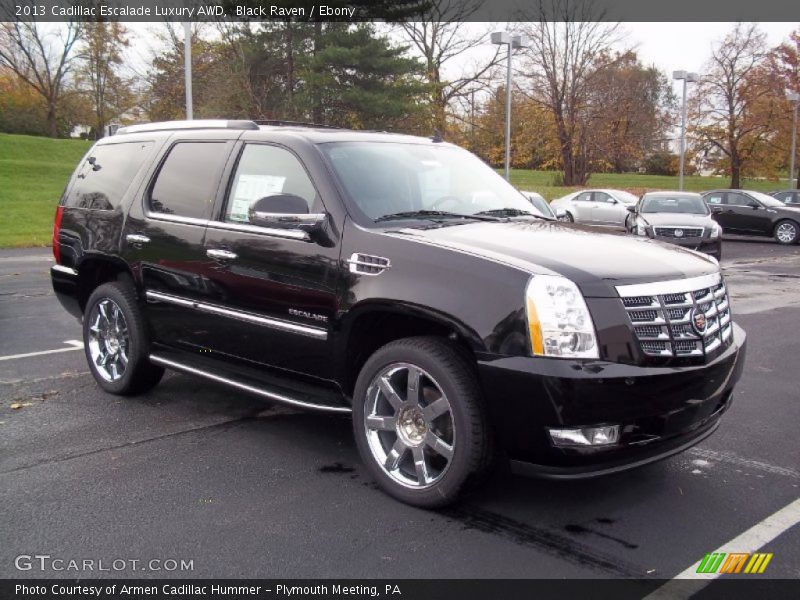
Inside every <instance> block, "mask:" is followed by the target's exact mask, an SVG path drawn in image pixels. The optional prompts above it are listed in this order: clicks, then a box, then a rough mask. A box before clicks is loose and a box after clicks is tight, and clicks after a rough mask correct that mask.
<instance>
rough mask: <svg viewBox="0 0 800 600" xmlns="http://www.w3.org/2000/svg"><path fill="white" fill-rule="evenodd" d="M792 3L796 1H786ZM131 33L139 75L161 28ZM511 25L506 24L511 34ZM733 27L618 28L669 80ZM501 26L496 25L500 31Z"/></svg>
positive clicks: (775, 27)
mask: <svg viewBox="0 0 800 600" xmlns="http://www.w3.org/2000/svg"><path fill="white" fill-rule="evenodd" d="M789 1H796V0H787V2H789ZM126 25H127V26H128V28H129V29H130V31H131V36H130V37H131V42H132V44H131V45H132V52H131V53H130V54H131V56H130V58H131V63H133V64H135V65H136V66H137V67H138V69H137V70H139V71H140V72H141V70H142V67H144V64H145V63H146V61H147V60H149V55H151V54H152V53H153V52H157V51H158V46H157V45H154V40H153V36H152V31H153V30H154V29H158V28H163V24H156V23H126ZM515 25H517V24H515V23H510V24H506V26H507V28H508V29H509V30H511V31H513V29H514V27H515ZM733 26H734V23H624V24H623V25H622V27H623V29H624V30H625V32H627V36H626V39H625V42H624V44H625V45H626V46H628V47H634V48H635V49H636V50H637V52H638V54H639V57H640V59H641V61H642V62H643V63H644V64H645V65H648V66H649V65H651V64H652V65H655V66H656V67H658V68H659V69H661V70H662V71H664V72H665V73H666V74H667V76H669V77H671V75H672V72H673V71H676V70H687V71H694V72H697V73H700V74H702V72H703V66H704V65H705V64H706V62H707V61H708V59H709V57H710V54H711V46H712V44H713V43H714V42H715V41H717V40H719V39H721V38H722V37H724V36H725V34H726V33H727V32H728V31H730V30H731V29H732V28H733ZM468 27H469V28H470V29H474V30H475V31H482V30H483V29H485V28H486V27H487V24H485V23H470V24H469V25H468ZM503 27H504V26H503V24H500V25H498V28H500V29H502V28H503ZM759 27H760V28H761V30H762V31H763V32H764V33H765V34H766V35H767V44H768V45H769V46H777V45H778V44H780V43H781V42H784V41H787V40H788V38H789V34H790V33H791V32H792V31H794V30H795V29H798V28H800V23H759ZM493 52H494V47H493V46H492V45H491V44H490V43H489V41H488V39H487V43H486V44H485V45H481V46H479V47H476V48H475V49H474V51H472V52H470V53H469V54H468V55H467V56H465V57H464V58H463V63H464V64H454V65H452V66H451V69H456V70H460V69H461V68H464V67H465V66H467V63H471V62H480V61H482V60H485V57H487V56H489V55H491V54H492V53H493ZM133 64H132V66H133ZM674 85H675V91H676V92H678V91H679V85H680V83H679V82H674Z"/></svg>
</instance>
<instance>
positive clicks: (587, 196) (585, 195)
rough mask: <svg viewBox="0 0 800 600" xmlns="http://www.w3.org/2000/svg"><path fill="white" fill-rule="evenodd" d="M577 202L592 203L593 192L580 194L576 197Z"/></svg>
mask: <svg viewBox="0 0 800 600" xmlns="http://www.w3.org/2000/svg"><path fill="white" fill-rule="evenodd" d="M575 200H578V201H580V202H591V201H592V193H591V192H583V193H582V194H578V195H577V196H575Z"/></svg>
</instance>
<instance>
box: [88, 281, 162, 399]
mask: <svg viewBox="0 0 800 600" xmlns="http://www.w3.org/2000/svg"><path fill="white" fill-rule="evenodd" d="M83 347H84V351H85V353H86V360H87V362H88V363H89V369H91V371H92V375H93V376H94V379H95V381H96V382H97V384H98V385H99V386H100V387H101V388H103V390H105V391H106V392H109V393H111V394H117V395H120V396H132V395H134V394H139V393H142V392H146V391H147V390H149V389H151V388H153V387H154V386H155V385H156V384H158V382H159V381H160V380H161V377H162V376H163V375H164V369H163V368H161V367H157V366H155V365H152V364H151V363H150V360H149V359H148V356H149V354H150V336H149V334H148V330H147V322H146V320H145V317H144V314H143V313H142V309H141V308H140V306H139V303H138V301H137V299H136V293H135V291H134V289H133V286H132V285H131V284H130V283H126V282H122V281H115V282H111V283H104V284H103V285H101V286H99V287H98V288H97V289H96V290H94V292H92V295H91V296H89V301H88V302H87V303H86V309H85V310H84V318H83Z"/></svg>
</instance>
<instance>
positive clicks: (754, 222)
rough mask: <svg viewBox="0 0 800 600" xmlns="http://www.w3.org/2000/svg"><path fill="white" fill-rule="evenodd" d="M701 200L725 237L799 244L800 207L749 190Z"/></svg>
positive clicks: (710, 194)
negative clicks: (708, 208) (759, 238)
mask: <svg viewBox="0 0 800 600" xmlns="http://www.w3.org/2000/svg"><path fill="white" fill-rule="evenodd" d="M703 200H705V201H706V204H708V206H709V207H710V208H711V211H712V214H713V217H714V220H715V221H716V222H717V223H719V224H720V225H722V228H723V229H724V230H725V233H726V234H727V233H735V234H739V235H763V236H769V237H773V238H775V241H776V242H778V243H779V244H796V243H797V242H798V240H800V207H797V208H793V207H791V206H787V205H785V204H784V203H783V202H781V201H780V200H776V199H775V198H773V197H772V196H768V195H767V194H763V193H761V192H755V191H752V190H714V191H712V192H705V193H704V194H703Z"/></svg>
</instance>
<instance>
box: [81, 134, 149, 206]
mask: <svg viewBox="0 0 800 600" xmlns="http://www.w3.org/2000/svg"><path fill="white" fill-rule="evenodd" d="M152 149H153V143H152V142H127V143H122V144H103V145H100V146H95V147H94V148H92V150H91V151H90V152H89V155H88V156H87V157H86V160H84V161H83V164H81V166H80V168H79V169H78V175H77V177H76V178H75V184H74V185H73V186H72V188H71V189H70V190H69V192H68V196H67V198H66V202H65V205H66V206H69V207H73V208H87V209H91V210H114V209H115V208H117V207H118V206H119V205H120V203H121V202H122V198H123V196H125V192H127V191H128V188H129V187H130V185H131V182H132V181H133V179H134V177H136V174H137V173H138V172H139V170H140V169H141V168H142V165H143V164H144V162H145V160H146V159H147V157H148V156H149V155H150V152H151V150H152Z"/></svg>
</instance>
